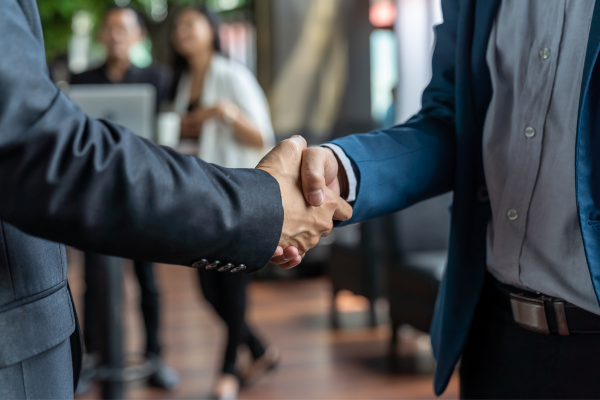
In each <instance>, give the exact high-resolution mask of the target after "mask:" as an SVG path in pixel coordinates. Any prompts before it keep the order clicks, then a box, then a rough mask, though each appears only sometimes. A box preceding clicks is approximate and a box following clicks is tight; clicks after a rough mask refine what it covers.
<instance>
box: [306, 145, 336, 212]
mask: <svg viewBox="0 0 600 400" xmlns="http://www.w3.org/2000/svg"><path fill="white" fill-rule="evenodd" d="M301 177H302V191H303V192H304V198H305V199H306V201H307V202H308V203H309V204H310V205H313V206H320V205H321V204H323V202H324V201H325V187H326V186H327V184H329V183H331V182H328V180H329V181H333V180H334V179H337V160H336V159H335V156H334V155H333V153H331V152H330V151H329V150H327V149H324V148H322V147H311V148H309V149H305V150H304V151H303V152H302V167H301Z"/></svg>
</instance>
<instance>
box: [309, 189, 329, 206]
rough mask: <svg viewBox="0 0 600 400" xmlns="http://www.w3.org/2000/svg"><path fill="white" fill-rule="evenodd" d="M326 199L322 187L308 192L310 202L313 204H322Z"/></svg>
mask: <svg viewBox="0 0 600 400" xmlns="http://www.w3.org/2000/svg"><path fill="white" fill-rule="evenodd" d="M323 201H325V198H324V197H323V191H322V190H321V189H319V190H315V191H314V192H310V193H308V202H309V203H310V204H312V205H321V204H322V203H323Z"/></svg>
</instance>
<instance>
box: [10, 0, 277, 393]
mask: <svg viewBox="0 0 600 400" xmlns="http://www.w3.org/2000/svg"><path fill="white" fill-rule="evenodd" d="M0 54H1V57H0V369H2V368H4V367H8V366H11V365H13V364H15V363H18V362H20V361H22V360H25V359H28V358H31V357H33V356H35V355H37V354H40V353H41V352H43V351H46V350H48V349H50V348H52V347H54V346H56V345H57V344H59V343H61V342H62V341H64V340H67V339H68V338H69V336H70V335H71V333H72V332H73V331H74V329H75V326H76V322H75V318H74V310H73V308H72V304H71V299H70V296H69V293H68V290H67V287H66V283H67V281H66V279H67V273H66V257H65V250H64V246H63V245H61V244H58V243H65V244H68V245H71V246H75V247H78V248H81V249H83V250H88V251H93V252H97V253H104V254H110V255H115V256H120V257H124V258H130V259H135V260H148V261H155V262H164V263H170V264H180V265H187V266H191V265H192V264H193V263H194V262H196V261H198V260H200V259H207V260H209V261H215V260H219V261H221V262H225V263H232V264H235V265H239V264H245V265H246V266H247V267H248V269H247V272H252V271H255V270H257V269H259V268H261V267H263V266H264V265H266V263H267V262H268V261H269V259H270V258H271V256H272V255H273V252H274V251H275V248H276V246H277V244H278V242H279V237H280V234H281V227H282V225H283V207H282V201H281V193H280V191H279V185H278V183H277V181H276V180H275V179H274V178H272V177H271V176H270V175H269V174H267V173H265V172H263V171H260V170H230V169H226V168H221V167H218V166H215V165H211V164H207V163H204V162H203V161H201V160H199V159H197V158H195V157H190V156H183V155H180V154H178V153H177V152H175V151H172V150H170V149H167V148H162V147H158V146H156V145H154V144H152V143H150V142H149V141H146V140H144V139H141V138H139V137H137V136H136V135H134V134H133V133H131V132H129V131H127V130H126V129H124V128H122V127H119V126H116V125H113V124H110V123H108V122H106V121H98V120H94V119H91V118H88V117H87V116H86V115H85V114H84V113H83V112H82V111H81V110H80V109H79V108H78V107H76V106H75V105H73V104H72V103H71V102H70V101H69V100H68V99H67V97H66V96H65V95H64V94H63V93H62V92H61V91H60V90H58V89H57V88H56V86H55V85H54V84H53V83H52V81H51V80H50V79H49V77H48V70H47V67H46V59H45V53H44V44H43V39H42V30H41V26H40V21H39V16H38V12H37V6H36V2H35V0H0ZM38 378H39V379H40V382H43V379H44V377H43V376H40V377H38ZM40 384H42V383H40Z"/></svg>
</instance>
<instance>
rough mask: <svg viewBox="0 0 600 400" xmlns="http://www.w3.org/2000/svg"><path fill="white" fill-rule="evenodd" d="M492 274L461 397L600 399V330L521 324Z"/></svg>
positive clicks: (467, 353)
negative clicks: (544, 330) (552, 330)
mask: <svg viewBox="0 0 600 400" xmlns="http://www.w3.org/2000/svg"><path fill="white" fill-rule="evenodd" d="M492 279H493V278H491V276H490V275H488V277H487V281H486V286H485V288H484V291H483V294H482V296H481V299H480V301H479V304H478V306H477V310H476V312H475V317H474V319H473V324H472V326H471V330H470V332H469V336H468V339H467V343H466V346H465V349H464V352H463V357H462V363H461V368H460V384H461V397H462V398H467V399H475V398H478V399H485V398H488V399H490V398H497V399H500V398H502V399H509V398H520V399H525V398H528V399H533V398H546V399H559V398H577V399H584V398H600V366H599V363H600V334H591V333H590V334H572V335H570V336H559V335H556V334H551V335H544V334H541V333H536V332H531V331H528V330H526V329H523V328H521V327H519V326H518V325H517V324H515V322H514V321H513V317H512V313H511V310H510V301H509V300H508V299H507V298H505V297H502V296H500V295H499V294H498V293H499V292H498V289H497V288H496V287H494V284H493V283H492Z"/></svg>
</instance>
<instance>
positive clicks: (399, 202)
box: [332, 0, 459, 226]
mask: <svg viewBox="0 0 600 400" xmlns="http://www.w3.org/2000/svg"><path fill="white" fill-rule="evenodd" d="M458 3H459V1H458V0H443V1H442V9H443V14H444V23H443V24H441V25H439V26H437V27H436V45H435V50H434V53H433V59H432V63H433V76H432V79H431V82H430V83H429V85H428V86H427V88H426V89H425V91H424V92H423V98H422V104H423V106H422V108H421V110H420V111H419V113H418V114H417V115H415V116H414V117H412V118H411V119H410V120H409V121H408V122H406V123H405V124H402V125H398V126H395V127H393V128H390V129H384V130H379V131H375V132H372V133H367V134H359V135H350V136H346V137H344V138H341V139H337V140H334V141H333V142H332V143H334V144H336V145H338V146H339V147H341V148H342V149H343V150H344V152H345V153H346V155H347V156H348V157H349V158H350V160H351V161H352V162H353V163H354V166H355V167H356V169H357V170H358V174H357V177H358V180H359V183H358V193H357V198H356V202H355V203H354V205H353V209H354V214H353V217H352V219H351V220H349V221H346V222H342V223H341V224H340V225H341V226H343V225H346V224H350V223H355V222H360V221H364V220H366V219H369V218H375V217H379V216H382V215H385V214H389V213H392V212H394V211H398V210H401V209H403V208H406V207H409V206H410V205H412V204H414V203H416V202H419V201H421V200H425V199H427V198H430V197H433V196H436V195H439V194H442V193H445V192H448V191H450V190H452V188H453V186H454V169H455V135H456V124H455V57H456V30H457V19H458Z"/></svg>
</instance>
